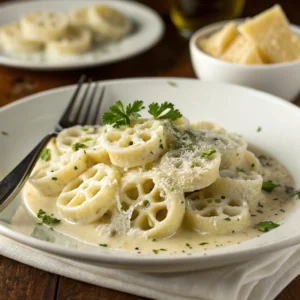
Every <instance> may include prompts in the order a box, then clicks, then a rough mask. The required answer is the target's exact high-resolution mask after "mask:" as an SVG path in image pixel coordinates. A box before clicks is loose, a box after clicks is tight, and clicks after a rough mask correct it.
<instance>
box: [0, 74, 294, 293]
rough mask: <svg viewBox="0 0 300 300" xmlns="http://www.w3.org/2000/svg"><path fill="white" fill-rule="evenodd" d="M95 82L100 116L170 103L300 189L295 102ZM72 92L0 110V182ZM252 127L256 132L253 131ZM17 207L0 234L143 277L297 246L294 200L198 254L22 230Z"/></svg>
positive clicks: (233, 90) (173, 82)
mask: <svg viewBox="0 0 300 300" xmlns="http://www.w3.org/2000/svg"><path fill="white" fill-rule="evenodd" d="M100 84H101V85H105V86H106V93H105V97H104V99H103V102H102V106H101V112H102V113H103V112H104V111H107V110H108V107H109V106H110V105H111V104H112V103H115V101H116V100H118V99H121V100H122V101H123V103H124V104H128V103H130V102H132V100H134V99H142V100H144V103H145V105H146V106H147V105H148V104H150V103H152V102H153V101H157V102H164V101H172V102H173V103H174V104H175V106H176V108H178V109H179V110H180V111H181V112H182V114H183V115H185V116H186V117H188V118H189V119H190V120H191V121H196V120H207V121H212V122H216V123H217V124H219V125H220V126H222V127H225V128H226V129H228V130H229V131H232V132H237V133H239V134H242V135H243V136H244V137H245V138H246V140H247V141H248V142H249V144H250V145H254V146H257V147H259V148H260V149H262V150H265V151H267V152H268V153H269V154H270V155H271V156H274V157H276V158H277V159H278V160H279V161H281V162H282V163H283V164H284V165H285V166H286V167H287V168H288V169H289V171H290V172H291V174H292V176H293V177H294V179H295V186H296V187H297V188H299V187H300V159H299V156H300V155H299V149H300V139H299V136H300V109H299V108H297V107H296V106H295V105H292V104H291V103H288V102H287V101H283V100H281V99H279V98H277V97H275V96H272V95H269V94H266V93H263V92H260V91H255V90H252V89H249V88H245V87H241V86H235V85H232V84H224V83H207V82H203V81H199V80H197V79H179V78H148V79H147V78H143V79H125V80H124V79H121V80H109V81H101V83H100ZM74 90H75V86H74V85H73V86H70V87H62V88H59V89H55V90H50V91H46V92H43V93H39V94H36V95H33V96H30V97H27V99H22V100H20V101H17V102H14V103H12V104H10V105H7V106H5V107H3V108H0V131H1V130H3V131H7V132H8V133H9V135H8V136H4V135H1V134H0V154H1V155H0V180H1V176H3V177H4V175H5V174H7V173H8V172H9V171H10V170H12V169H13V167H14V166H15V165H16V164H17V163H18V162H19V161H20V160H21V159H22V158H23V157H25V155H26V154H27V153H29V151H30V150H31V149H32V148H33V146H34V145H35V144H36V143H37V142H38V141H39V140H40V139H41V138H42V137H43V136H45V135H46V134H47V133H49V132H50V131H51V130H53V126H54V125H55V123H56V122H57V121H58V119H59V116H60V114H61V112H62V111H63V110H64V108H65V106H66V104H67V102H68V99H70V97H71V95H72V94H73V92H74ZM98 92H100V89H99V91H98ZM220 100H222V101H220ZM258 126H260V127H261V128H262V131H261V132H259V133H258V132H257V127H258ZM22 203H23V202H22V197H21V195H18V196H17V197H16V199H15V200H14V201H13V202H12V203H11V204H10V205H9V206H8V207H7V208H6V209H5V210H3V211H2V212H0V234H3V235H5V236H7V237H9V238H11V239H14V240H16V241H19V242H20V243H23V244H26V245H28V246H30V247H34V248H37V249H41V250H43V251H46V252H50V253H53V254H57V255H60V256H64V257H68V258H72V259H75V260H76V261H84V262H89V263H91V264H92V265H102V266H103V265H106V266H110V267H115V268H127V269H131V270H137V271H143V272H146V271H148V272H150V271H152V272H177V271H192V270H199V269H205V268H212V267H219V266H222V265H226V264H233V263H237V262H241V261H247V260H250V259H253V258H255V257H258V256H259V255H262V254H266V253H271V252H272V251H277V250H280V249H284V248H287V247H289V246H293V245H296V244H299V243H300V231H299V225H300V200H299V201H297V203H296V207H295V209H294V211H293V212H291V214H289V215H288V217H287V218H286V220H285V221H284V224H282V225H281V226H280V227H278V228H276V229H274V230H272V231H270V232H267V233H265V234H263V235H262V236H260V237H256V238H253V239H250V240H247V241H244V242H242V243H240V244H234V245H229V246H226V247H218V248H215V249H210V250H208V251H197V252H193V253H192V255H188V254H187V253H181V252H178V253H177V254H171V253H168V252H164V253H160V254H159V255H156V254H154V253H153V254H143V253H141V254H137V253H135V252H134V251H131V252H127V251H122V250H113V249H112V248H109V247H107V248H103V247H97V246H88V245H87V244H83V243H81V242H80V241H78V240H75V239H71V238H70V237H68V236H65V235H61V234H59V233H58V232H57V231H56V230H54V231H51V230H49V229H48V228H46V227H44V226H40V225H37V224H36V223H37V220H36V219H35V218H28V222H29V224H26V223H27V222H25V221H24V222H25V223H24V224H22V226H20V225H19V226H13V225H12V224H11V223H12V221H13V220H14V219H13V216H14V215H15V213H16V212H20V213H21V212H22V210H23V209H24V207H23V204H22ZM26 215H27V214H26ZM26 215H25V216H26ZM24 220H25V219H24ZM195 242H197V241H195ZM0 298H1V297H0Z"/></svg>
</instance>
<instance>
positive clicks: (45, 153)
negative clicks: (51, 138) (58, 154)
mask: <svg viewBox="0 0 300 300" xmlns="http://www.w3.org/2000/svg"><path fill="white" fill-rule="evenodd" d="M40 157H41V159H42V160H44V161H49V160H50V159H51V154H50V149H49V148H45V149H43V150H42V152H41V156H40Z"/></svg>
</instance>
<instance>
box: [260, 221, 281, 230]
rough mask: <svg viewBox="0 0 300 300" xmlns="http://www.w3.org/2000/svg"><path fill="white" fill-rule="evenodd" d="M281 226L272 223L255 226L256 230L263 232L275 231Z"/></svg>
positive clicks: (267, 222)
mask: <svg viewBox="0 0 300 300" xmlns="http://www.w3.org/2000/svg"><path fill="white" fill-rule="evenodd" d="M278 226H280V225H279V224H276V223H274V222H272V221H265V222H260V223H258V224H256V225H255V226H254V228H256V229H258V230H259V231H261V232H268V231H269V230H271V229H274V228H276V227H278Z"/></svg>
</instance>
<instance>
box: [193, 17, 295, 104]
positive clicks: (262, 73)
mask: <svg viewBox="0 0 300 300" xmlns="http://www.w3.org/2000/svg"><path fill="white" fill-rule="evenodd" d="M241 21H242V20H236V22H237V23H239V22H241ZM227 22H228V21H226V22H219V23H214V24H211V25H208V26H205V27H203V28H201V29H199V30H198V31H197V32H195V33H194V34H193V36H192V37H191V39H190V53H191V58H192V64H193V68H194V71H195V73H196V75H197V77H198V78H200V79H203V80H205V81H214V82H228V83H235V84H239V85H244V86H248V87H251V88H255V89H258V90H262V91H265V92H268V93H271V94H274V95H276V96H278V97H281V98H283V99H286V100H288V101H292V100H294V99H295V97H296V96H297V95H298V93H299V91H300V84H299V73H300V60H297V61H293V62H288V63H281V64H269V65H241V64H235V63H230V62H226V61H223V60H220V59H216V58H214V57H212V56H210V55H208V54H206V53H204V52H203V51H201V50H200V49H199V48H198V47H197V45H196V43H197V40H198V39H200V38H204V37H207V36H209V35H211V34H212V33H214V32H216V31H218V30H220V29H221V28H222V27H223V26H224V25H225V24H226V23H227ZM292 29H293V31H294V32H295V33H297V34H299V35H300V27H298V26H294V25H293V26H292Z"/></svg>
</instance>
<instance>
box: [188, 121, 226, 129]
mask: <svg viewBox="0 0 300 300" xmlns="http://www.w3.org/2000/svg"><path fill="white" fill-rule="evenodd" d="M191 127H192V129H193V130H195V131H197V130H215V131H219V130H224V129H223V128H222V127H220V126H219V125H217V124H215V123H213V122H209V121H198V122H191Z"/></svg>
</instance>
